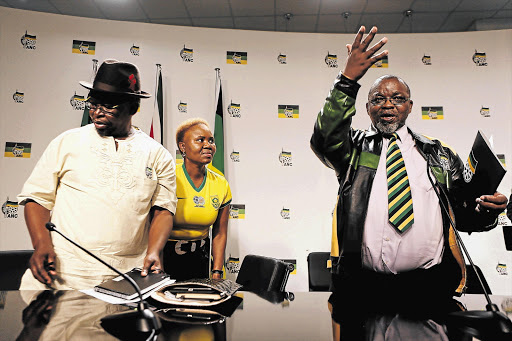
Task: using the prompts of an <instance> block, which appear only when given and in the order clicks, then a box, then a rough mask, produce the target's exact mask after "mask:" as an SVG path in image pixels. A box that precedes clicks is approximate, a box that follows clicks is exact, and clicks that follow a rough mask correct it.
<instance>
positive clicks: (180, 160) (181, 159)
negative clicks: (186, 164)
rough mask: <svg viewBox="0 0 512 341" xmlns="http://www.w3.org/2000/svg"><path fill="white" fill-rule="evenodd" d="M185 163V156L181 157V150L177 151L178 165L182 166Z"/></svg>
mask: <svg viewBox="0 0 512 341" xmlns="http://www.w3.org/2000/svg"><path fill="white" fill-rule="evenodd" d="M182 163H183V155H181V153H180V151H179V149H176V165H181V164H182Z"/></svg>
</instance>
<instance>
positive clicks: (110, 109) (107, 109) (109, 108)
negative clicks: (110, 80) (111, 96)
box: [85, 99, 119, 116]
mask: <svg viewBox="0 0 512 341" xmlns="http://www.w3.org/2000/svg"><path fill="white" fill-rule="evenodd" d="M85 107H86V108H87V109H89V110H92V111H96V110H97V109H100V111H101V112H102V113H104V114H107V115H110V116H115V115H114V114H115V110H116V109H117V108H118V107H119V104H116V105H112V104H99V103H91V102H90V101H89V99H87V100H86V101H85Z"/></svg>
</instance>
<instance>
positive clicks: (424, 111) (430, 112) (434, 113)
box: [421, 107, 444, 120]
mask: <svg viewBox="0 0 512 341" xmlns="http://www.w3.org/2000/svg"><path fill="white" fill-rule="evenodd" d="M421 118H422V119H424V120H443V119H444V112H443V107H421Z"/></svg>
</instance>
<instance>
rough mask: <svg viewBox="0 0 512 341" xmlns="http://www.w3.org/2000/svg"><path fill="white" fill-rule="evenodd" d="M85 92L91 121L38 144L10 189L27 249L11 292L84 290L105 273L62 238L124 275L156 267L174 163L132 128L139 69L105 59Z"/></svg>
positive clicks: (168, 216)
mask: <svg viewBox="0 0 512 341" xmlns="http://www.w3.org/2000/svg"><path fill="white" fill-rule="evenodd" d="M80 84H81V85H82V86H83V87H85V88H87V89H89V90H90V92H89V98H88V100H87V106H88V108H89V116H90V118H91V120H92V124H89V125H86V126H84V127H81V128H76V129H71V130H68V131H66V132H64V133H62V134H61V135H59V136H58V137H57V138H55V139H54V140H53V141H52V142H50V144H49V145H48V147H47V149H46V150H45V152H44V153H43V155H42V156H41V159H40V160H39V161H38V163H37V165H36V167H35V168H34V170H33V172H32V174H31V175H30V177H29V179H28V180H27V182H26V183H25V185H24V186H23V190H22V192H21V194H20V195H19V196H18V198H19V201H20V204H23V205H25V220H26V223H27V228H28V230H29V233H30V237H31V239H32V244H33V246H34V254H33V256H32V258H31V260H30V269H29V270H30V271H29V270H27V272H26V273H25V275H24V276H23V279H22V283H21V286H20V289H46V288H49V287H51V288H55V289H86V288H92V287H94V286H95V285H97V284H99V283H101V282H102V281H104V280H106V279H108V278H112V277H113V276H114V275H115V274H114V273H112V272H111V271H110V270H108V269H107V268H106V267H105V266H104V265H103V264H100V263H98V262H97V261H95V260H94V259H92V258H91V257H90V256H88V255H86V254H85V253H83V252H82V251H80V250H79V249H78V248H76V247H74V246H73V245H71V244H70V243H69V242H67V241H66V240H64V239H63V238H61V237H59V236H57V237H54V236H52V235H50V233H49V231H47V230H46V228H45V224H46V223H47V222H48V221H51V222H52V223H54V224H55V225H56V227H57V228H58V229H59V230H60V231H61V232H62V233H64V234H65V235H68V236H70V237H71V239H73V240H74V241H76V242H77V243H78V244H81V245H82V246H84V247H85V248H87V249H89V250H91V251H92V252H94V253H95V254H96V255H98V256H99V257H100V258H102V259H103V260H104V261H106V262H108V263H109V264H111V265H113V266H115V267H116V268H118V269H119V270H121V271H123V272H126V271H128V270H131V269H132V268H134V267H142V269H143V270H142V272H143V274H145V273H147V272H149V271H160V269H161V268H162V263H161V259H160V254H161V252H162V250H163V247H164V245H165V243H166V241H167V238H168V236H169V234H170V231H171V229H172V215H173V214H174V212H175V210H176V202H177V199H176V179H175V168H174V160H173V158H172V156H171V154H170V153H169V152H168V151H167V150H166V149H165V148H164V147H163V146H162V145H161V144H159V143H158V142H156V141H155V140H153V139H152V138H150V137H149V136H148V135H146V134H145V133H143V132H142V131H140V130H138V129H136V128H134V127H133V126H132V124H131V123H132V116H133V115H134V114H135V113H136V112H137V110H138V108H139V105H140V99H141V98H149V97H150V96H151V95H150V94H148V93H147V92H144V91H142V90H141V84H140V75H139V70H138V69H137V67H136V66H135V65H133V64H130V63H126V62H119V61H116V60H106V61H105V62H103V63H102V65H101V66H100V68H99V69H98V72H97V74H96V77H95V79H94V81H93V83H92V84H91V83H88V82H80Z"/></svg>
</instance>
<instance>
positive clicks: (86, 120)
mask: <svg viewBox="0 0 512 341" xmlns="http://www.w3.org/2000/svg"><path fill="white" fill-rule="evenodd" d="M96 72H98V60H97V59H93V60H92V73H91V83H92V82H93V81H94V78H95V77H96ZM84 104H85V103H84ZM89 123H92V121H91V117H90V116H89V109H87V106H86V107H85V108H84V113H83V115H82V123H81V124H80V126H81V127H83V126H85V125H87V124H89Z"/></svg>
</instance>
